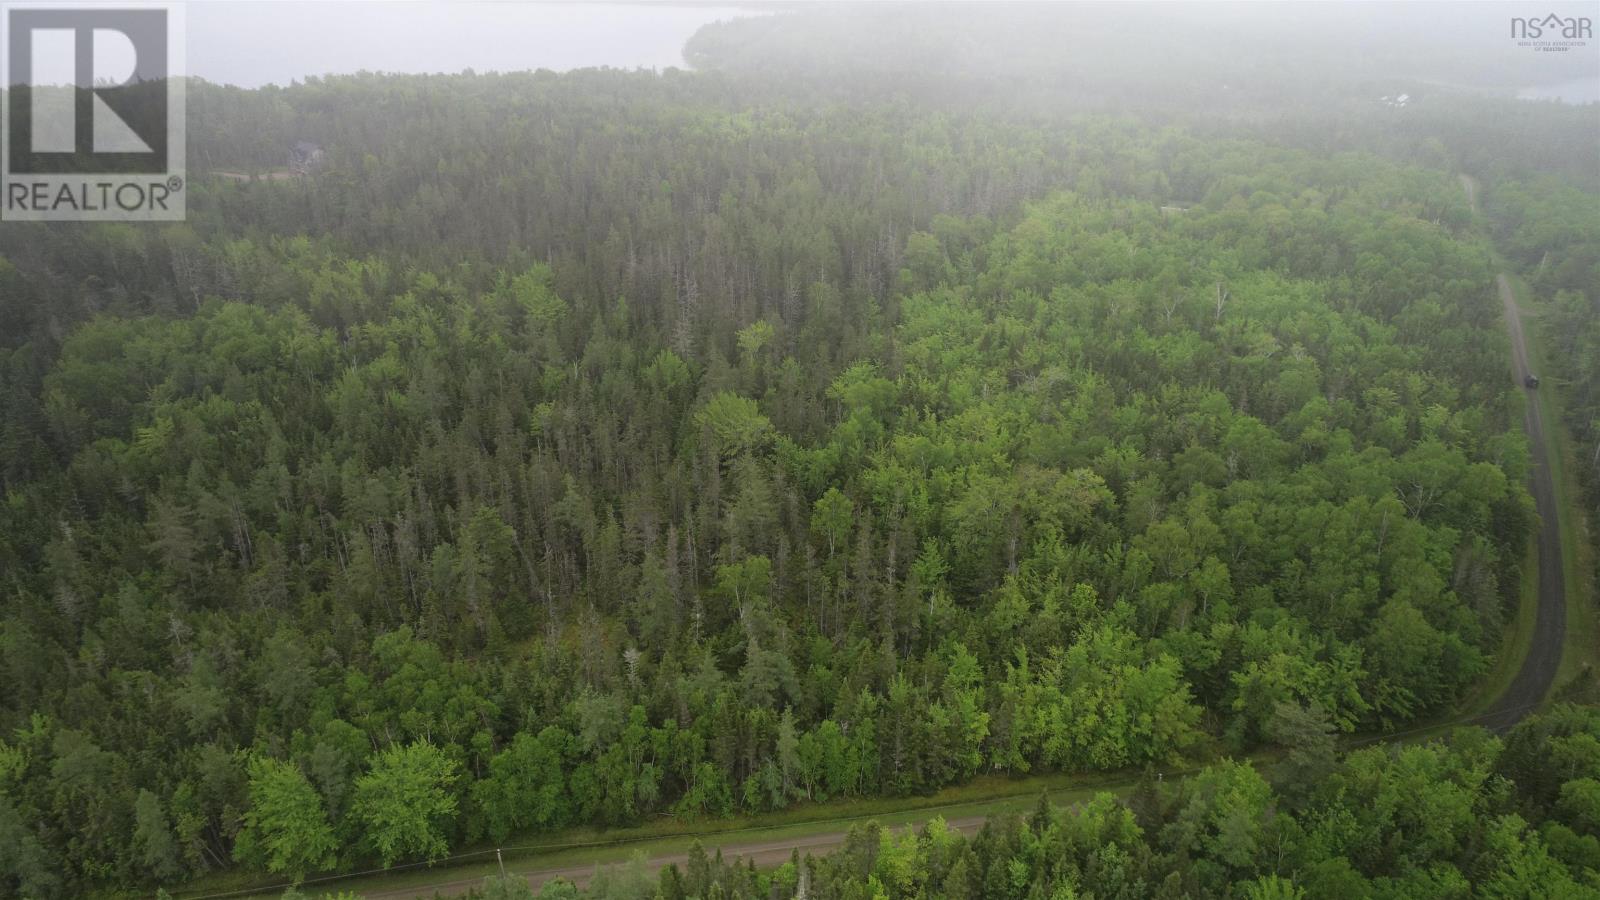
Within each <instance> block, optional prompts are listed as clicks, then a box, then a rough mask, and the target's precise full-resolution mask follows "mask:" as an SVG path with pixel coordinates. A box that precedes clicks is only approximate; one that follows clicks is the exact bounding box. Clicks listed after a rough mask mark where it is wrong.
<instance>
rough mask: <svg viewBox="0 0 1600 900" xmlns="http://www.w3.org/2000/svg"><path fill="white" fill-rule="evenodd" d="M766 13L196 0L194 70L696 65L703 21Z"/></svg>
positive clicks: (277, 76) (204, 73) (250, 82)
mask: <svg viewBox="0 0 1600 900" xmlns="http://www.w3.org/2000/svg"><path fill="white" fill-rule="evenodd" d="M760 14H762V11H761V10H757V9H750V8H738V7H731V6H674V5H667V4H649V5H646V4H622V3H616V4H579V3H551V4H540V3H448V4H447V3H437V2H423V3H415V2H412V3H400V2H364V3H348V2H346V3H278V2H243V3H191V4H188V41H187V42H186V43H187V45H188V71H189V74H191V75H198V76H200V77H202V78H205V79H207V80H208V81H215V82H220V83H224V84H237V85H241V86H244V87H259V86H260V85H263V84H288V83H289V82H290V81H292V80H294V79H303V78H305V77H306V76H307V75H327V74H338V73H348V72H359V71H363V70H365V71H376V72H459V71H461V70H462V69H467V68H471V69H475V70H477V71H479V72H491V71H512V70H518V69H555V70H557V71H561V70H565V69H576V68H583V67H586V66H613V67H616V68H626V69H632V68H637V67H644V68H655V69H664V68H667V67H669V66H678V67H680V68H685V67H686V66H685V63H684V61H683V43H684V41H686V40H688V39H689V36H690V35H692V34H694V33H695V31H696V30H698V29H699V28H700V26H702V25H704V24H706V23H708V22H715V21H719V20H726V19H732V18H735V17H738V16H746V15H760Z"/></svg>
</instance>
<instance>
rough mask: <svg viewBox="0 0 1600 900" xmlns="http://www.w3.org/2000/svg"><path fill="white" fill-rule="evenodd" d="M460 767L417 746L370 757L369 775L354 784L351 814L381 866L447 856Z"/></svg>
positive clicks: (429, 748) (437, 752)
mask: <svg viewBox="0 0 1600 900" xmlns="http://www.w3.org/2000/svg"><path fill="white" fill-rule="evenodd" d="M458 768H459V767H458V765H457V763H456V762H455V761H454V760H452V759H450V758H449V757H448V756H446V755H445V753H444V751H443V750H441V749H439V748H438V747H435V746H434V745H432V744H427V743H421V742H418V743H412V744H405V745H398V744H397V745H395V746H393V747H390V748H389V749H387V750H385V751H383V752H381V753H378V754H377V755H376V756H375V757H373V762H372V770H371V771H370V772H368V773H367V774H365V775H363V776H361V778H360V779H359V780H357V781H356V786H355V799H354V801H353V804H352V808H351V812H352V814H353V815H354V816H355V818H356V820H357V821H358V822H360V823H361V826H362V831H363V834H364V837H365V840H366V841H367V843H368V844H370V845H371V847H372V849H373V850H374V851H376V852H377V854H378V858H379V859H381V860H382V861H383V864H384V865H385V866H388V865H390V864H392V863H393V862H395V861H396V860H398V859H411V858H415V859H427V860H433V859H438V858H439V857H441V856H444V855H445V853H447V852H448V851H449V848H450V845H449V843H448V841H449V834H450V832H451V828H452V825H453V821H454V818H455V814H456V798H455V795H454V794H453V793H452V790H453V788H454V785H455V782H456V781H457V779H458V777H459V773H458Z"/></svg>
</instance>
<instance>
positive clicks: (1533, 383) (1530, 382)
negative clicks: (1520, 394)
mask: <svg viewBox="0 0 1600 900" xmlns="http://www.w3.org/2000/svg"><path fill="white" fill-rule="evenodd" d="M1522 385H1523V387H1531V388H1536V387H1538V386H1539V376H1537V375H1529V376H1528V377H1527V378H1524V379H1522Z"/></svg>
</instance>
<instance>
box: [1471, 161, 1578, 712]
mask: <svg viewBox="0 0 1600 900" xmlns="http://www.w3.org/2000/svg"><path fill="white" fill-rule="evenodd" d="M1467 195H1468V197H1471V196H1472V190H1471V184H1470V182H1469V183H1468V191H1467ZM1495 282H1496V284H1497V285H1498V286H1499V288H1500V304H1501V306H1503V307H1504V308H1505V316H1506V333H1507V334H1508V335H1509V336H1510V338H1511V357H1512V371H1513V373H1514V374H1515V375H1516V378H1517V384H1519V385H1521V384H1524V383H1525V382H1526V381H1527V378H1528V376H1529V375H1531V374H1533V372H1532V370H1530V369H1529V368H1528V345H1527V341H1526V339H1525V338H1524V337H1523V335H1522V313H1521V310H1519V309H1518V308H1517V296H1516V294H1515V292H1513V291H1512V290H1511V280H1510V279H1509V278H1507V277H1506V276H1505V275H1503V274H1502V275H1500V276H1498V277H1497V278H1496V279H1495ZM1525 390H1528V391H1530V392H1531V391H1533V390H1536V389H1534V388H1526V389H1525ZM1522 428H1523V430H1524V431H1526V432H1527V433H1528V449H1529V451H1530V456H1531V457H1532V459H1533V471H1532V473H1531V475H1532V478H1531V482H1532V483H1531V484H1530V485H1529V487H1530V488H1531V489H1532V491H1533V503H1534V508H1535V509H1536V510H1537V511H1538V513H1539V535H1538V544H1539V606H1538V619H1537V621H1535V623H1534V626H1533V640H1532V642H1531V643H1530V644H1529V645H1528V655H1527V656H1525V657H1523V659H1522V668H1520V669H1518V670H1517V674H1516V677H1515V678H1513V679H1512V680H1511V684H1510V685H1509V686H1507V688H1506V690H1505V693H1503V694H1501V695H1500V698H1499V699H1498V700H1496V701H1495V702H1494V703H1493V704H1491V705H1490V707H1489V710H1488V712H1485V713H1483V714H1482V715H1480V716H1477V717H1476V718H1474V719H1473V720H1472V721H1473V722H1475V723H1476V724H1479V725H1485V726H1487V727H1489V728H1493V729H1495V730H1496V731H1504V730H1505V729H1507V728H1510V727H1511V726H1512V725H1515V724H1517V722H1519V721H1521V719H1522V717H1523V716H1525V715H1527V714H1528V712H1529V711H1530V710H1532V708H1533V707H1534V706H1537V705H1538V704H1539V702H1540V701H1541V700H1543V699H1544V697H1545V695H1546V694H1548V693H1549V692H1550V685H1551V683H1553V682H1554V681H1555V678H1556V669H1557V668H1558V667H1560V665H1561V647H1562V644H1563V643H1564V642H1565V641H1566V636H1567V590H1566V581H1565V579H1566V572H1565V571H1564V570H1563V568H1562V565H1561V520H1560V519H1559V518H1558V515H1559V513H1558V511H1557V509H1556V482H1555V476H1554V475H1553V474H1552V473H1551V471H1550V456H1549V453H1550V450H1549V448H1548V445H1547V442H1546V440H1545V433H1544V419H1543V416H1542V415H1541V412H1540V408H1539V401H1538V398H1537V397H1533V396H1529V397H1528V403H1527V406H1526V407H1525V408H1524V410H1523V414H1522Z"/></svg>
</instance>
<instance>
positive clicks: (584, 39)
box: [186, 0, 1600, 100]
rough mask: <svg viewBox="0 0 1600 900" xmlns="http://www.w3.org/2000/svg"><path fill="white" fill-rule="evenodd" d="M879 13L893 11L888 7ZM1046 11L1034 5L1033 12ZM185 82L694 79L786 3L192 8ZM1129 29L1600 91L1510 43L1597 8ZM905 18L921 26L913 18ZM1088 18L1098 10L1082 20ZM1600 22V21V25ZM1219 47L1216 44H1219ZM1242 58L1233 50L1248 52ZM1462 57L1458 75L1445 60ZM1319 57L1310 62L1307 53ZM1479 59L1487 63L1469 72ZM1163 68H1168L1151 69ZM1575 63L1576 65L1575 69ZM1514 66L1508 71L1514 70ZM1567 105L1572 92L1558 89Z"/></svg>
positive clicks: (1315, 15)
mask: <svg viewBox="0 0 1600 900" xmlns="http://www.w3.org/2000/svg"><path fill="white" fill-rule="evenodd" d="M878 8H879V9H880V10H885V9H892V8H893V7H886V6H879V7H878ZM1035 8H1037V7H1035ZM187 9H188V26H187V28H188V40H187V41H186V44H187V46H188V63H187V69H188V72H189V73H190V74H192V75H198V76H200V77H203V78H206V79H208V80H210V81H215V82H222V83H228V84H237V85H241V86H246V87H256V86H260V85H263V84H287V83H289V82H290V81H291V80H294V79H300V78H305V77H306V76H308V75H326V74H334V73H348V72H356V71H362V70H368V71H385V72H459V71H461V70H462V69H466V68H472V69H476V70H478V71H480V72H485V71H511V70H522V69H538V68H548V69H555V70H558V71H561V70H566V69H572V68H580V67H585V66H614V67H619V68H635V67H645V68H656V69H662V68H666V67H669V66H679V67H684V66H685V63H684V61H683V56H682V50H683V44H684V42H685V41H686V40H688V38H689V36H690V35H692V34H694V32H695V31H696V30H697V29H698V28H700V26H702V25H704V24H706V23H708V22H713V21H718V20H725V19H730V18H735V17H737V16H743V15H762V14H769V13H771V12H777V11H778V10H779V9H780V7H777V6H776V5H774V6H770V7H768V8H767V9H762V8H760V7H758V6H751V5H745V6H742V7H740V6H731V5H729V6H712V5H693V4H683V5H679V4H674V3H590V4H585V3H531V2H516V0H511V2H438V0H434V2H416V0H413V2H395V0H374V2H348V0H347V2H260V0H254V2H215V0H204V2H191V3H189V4H188V5H187ZM1075 9H1076V12H1075V13H1072V12H1069V13H1067V14H1068V15H1074V14H1080V13H1081V14H1086V15H1089V16H1091V17H1094V18H1104V19H1105V21H1106V22H1109V23H1112V24H1113V25H1115V24H1116V23H1118V22H1120V23H1123V25H1125V26H1126V28H1127V29H1128V30H1129V31H1130V33H1129V34H1128V35H1127V37H1126V39H1127V40H1128V41H1129V48H1130V49H1129V52H1131V53H1137V52H1138V48H1139V45H1140V41H1139V38H1140V36H1141V32H1143V31H1144V30H1146V29H1148V28H1151V27H1155V28H1160V29H1166V30H1175V31H1177V32H1179V33H1180V34H1185V35H1192V36H1193V37H1194V40H1195V46H1194V49H1199V50H1201V51H1203V50H1204V47H1205V46H1207V44H1208V42H1210V41H1215V42H1216V43H1222V44H1230V45H1242V47H1243V48H1244V49H1245V50H1246V51H1247V50H1248V48H1250V47H1272V48H1276V49H1278V50H1281V49H1282V48H1283V47H1284V46H1291V47H1292V46H1296V45H1299V46H1302V47H1303V48H1304V49H1305V50H1307V51H1310V50H1311V49H1312V48H1313V45H1321V46H1322V47H1323V48H1324V49H1327V48H1329V47H1332V48H1333V49H1334V51H1335V52H1334V54H1333V55H1332V56H1331V57H1329V56H1324V57H1322V59H1323V60H1324V63H1323V64H1326V60H1327V59H1329V58H1331V59H1335V60H1338V61H1339V64H1340V65H1341V66H1343V67H1345V68H1347V69H1348V70H1350V71H1362V70H1364V69H1367V68H1373V69H1377V68H1385V67H1389V66H1392V65H1393V64H1394V61H1395V60H1396V59H1400V60H1402V61H1404V60H1408V59H1409V60H1411V61H1412V62H1414V63H1416V65H1415V66H1413V67H1412V68H1413V69H1414V70H1415V72H1414V74H1418V75H1421V76H1423V77H1427V76H1428V75H1429V74H1432V75H1434V77H1441V79H1443V78H1444V76H1443V73H1444V72H1445V71H1446V69H1447V68H1453V71H1452V72H1451V74H1452V75H1455V76H1459V75H1460V74H1461V72H1462V67H1461V64H1462V63H1463V62H1465V66H1466V71H1467V72H1468V73H1469V74H1471V73H1472V72H1473V70H1475V69H1479V70H1481V74H1482V75H1483V78H1484V80H1487V81H1492V82H1496V86H1498V87H1502V88H1509V89H1512V90H1516V89H1521V88H1526V87H1529V86H1534V85H1545V84H1562V85H1565V84H1566V83H1569V82H1572V80H1573V79H1574V78H1578V79H1582V80H1583V81H1584V82H1585V83H1586V86H1585V87H1584V88H1582V89H1580V90H1579V91H1577V96H1574V97H1573V99H1580V100H1593V99H1596V98H1595V97H1590V96H1582V95H1583V94H1588V93H1593V92H1594V91H1595V88H1594V87H1593V85H1589V84H1588V82H1591V81H1592V82H1594V84H1600V71H1586V69H1594V68H1596V65H1595V63H1594V60H1595V59H1596V55H1595V53H1594V52H1593V51H1594V49H1595V48H1594V46H1593V45H1591V47H1590V48H1589V51H1588V52H1587V53H1586V54H1584V55H1583V56H1582V57H1581V58H1580V57H1578V56H1576V55H1563V57H1561V58H1558V57H1557V56H1555V55H1550V54H1546V55H1543V56H1540V55H1537V54H1532V53H1530V52H1529V51H1527V50H1525V49H1519V48H1517V47H1516V46H1514V44H1513V43H1512V42H1511V41H1509V40H1508V37H1507V23H1508V21H1509V17H1510V16H1512V15H1532V14H1535V13H1538V14H1540V15H1543V14H1548V13H1549V12H1552V11H1556V12H1560V13H1561V14H1563V15H1573V14H1577V15H1590V16H1594V15H1595V11H1596V7H1595V4H1593V3H1579V4H1574V3H1572V2H1570V0H1569V2H1554V3H1505V2H1485V3H1348V4H1334V3H1279V4H1262V3H1223V4H1172V3H1155V4H1143V5H1140V6H1138V7H1133V6H1122V7H1118V6H1112V5H1101V6H1090V7H1076V8H1075ZM901 10H903V11H904V12H905V14H906V15H907V16H908V17H909V16H914V15H915V13H916V11H915V8H914V7H913V6H912V5H910V4H906V5H904V6H902V7H900V8H899V9H896V10H895V13H897V14H898V13H899V12H900V11H901ZM1085 10H1089V11H1088V12H1085ZM1597 18H1600V17H1597ZM1208 36H1209V37H1208ZM1239 50H1240V46H1234V47H1233V49H1231V50H1229V51H1228V52H1239ZM1446 56H1447V57H1450V58H1452V59H1453V60H1454V61H1455V63H1456V65H1455V66H1453V67H1444V66H1436V65H1435V64H1434V60H1435V58H1443V57H1446ZM1308 58H1310V54H1309V53H1308ZM1473 59H1481V60H1482V63H1483V65H1482V66H1481V67H1476V66H1473V65H1472V62H1471V61H1472V60H1473ZM1152 62H1153V63H1154V64H1156V65H1160V64H1161V61H1160V60H1152ZM1575 63H1576V64H1578V65H1577V66H1576V67H1575V66H1574V64H1575ZM1507 64H1509V65H1507ZM1559 90H1560V92H1561V94H1562V95H1570V94H1571V93H1572V92H1571V91H1570V89H1568V88H1566V87H1561V88H1560V89H1559Z"/></svg>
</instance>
